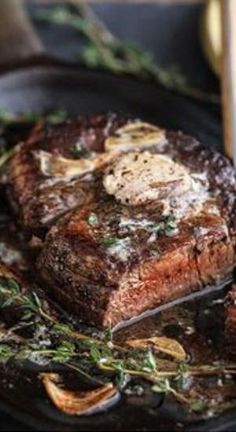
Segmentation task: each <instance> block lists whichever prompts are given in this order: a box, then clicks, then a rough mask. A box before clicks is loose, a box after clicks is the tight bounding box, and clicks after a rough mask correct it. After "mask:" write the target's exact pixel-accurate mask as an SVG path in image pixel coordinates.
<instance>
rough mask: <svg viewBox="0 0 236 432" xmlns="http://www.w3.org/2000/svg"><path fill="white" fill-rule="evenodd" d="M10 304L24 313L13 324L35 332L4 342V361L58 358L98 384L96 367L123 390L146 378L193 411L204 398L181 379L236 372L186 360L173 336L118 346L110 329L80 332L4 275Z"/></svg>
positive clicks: (0, 302)
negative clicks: (184, 386)
mask: <svg viewBox="0 0 236 432" xmlns="http://www.w3.org/2000/svg"><path fill="white" fill-rule="evenodd" d="M6 307H13V308H15V309H17V310H18V311H19V312H20V317H19V318H18V322H17V324H16V325H15V326H14V329H18V330H19V329H24V327H25V326H28V329H29V328H30V329H31V334H30V336H29V335H27V336H25V337H22V339H19V340H17V341H14V340H13V339H9V340H8V341H7V340H4V342H2V343H0V363H4V364H7V363H8V362H22V361H24V360H30V361H33V362H36V363H37V364H39V365H43V366H45V365H47V364H48V365H49V364H50V368H51V367H52V366H53V364H55V363H59V364H62V365H64V367H66V368H69V369H71V370H73V371H74V372H75V373H78V374H82V375H85V376H86V378H87V379H90V380H92V381H93V382H97V383H98V379H97V376H96V375H97V374H96V371H100V373H101V372H102V375H101V379H100V378H99V383H100V384H104V383H106V382H107V378H108V377H109V379H110V380H112V381H113V382H114V383H116V386H119V387H120V388H121V389H125V387H126V385H127V383H128V382H129V381H130V379H131V378H132V377H136V378H143V379H145V380H146V381H148V382H150V383H152V385H153V387H152V390H153V391H155V392H158V393H159V392H160V393H165V394H171V395H173V396H174V397H175V398H176V399H177V400H179V401H181V402H182V403H185V404H187V405H188V407H189V408H190V409H192V410H194V411H197V410H200V405H201V406H202V407H203V404H202V402H201V397H199V402H197V401H196V397H194V400H193V399H192V398H191V397H190V396H188V395H186V394H185V393H183V391H182V390H179V388H180V387H181V386H178V383H179V380H180V379H182V378H183V377H189V376H201V375H218V374H220V375H222V374H226V373H230V374H236V365H227V366H226V365H224V364H223V365H220V364H216V365H214V364H213V365H190V364H188V360H187V358H188V356H187V354H186V353H185V351H184V348H183V347H182V346H181V345H180V344H179V342H177V341H175V340H172V339H169V338H165V337H159V338H157V337H156V338H151V339H140V340H133V341H127V342H126V343H123V344H122V345H117V344H116V343H114V342H113V341H112V335H111V331H110V330H109V333H108V332H106V333H105V334H100V335H98V336H97V337H92V336H90V335H88V334H83V333H79V332H78V331H77V330H76V329H75V328H74V326H72V325H71V324H70V325H67V324H65V323H63V322H59V321H58V320H57V319H56V318H54V317H53V316H51V315H50V314H49V312H47V311H46V310H45V308H44V302H43V301H42V300H41V299H40V297H39V296H38V294H37V293H36V292H35V291H29V292H27V293H22V288H21V285H20V283H19V282H18V280H16V279H13V278H9V277H2V278H1V279H0V309H3V308H6ZM18 315H19V314H17V316H18ZM10 331H11V329H10V330H7V332H8V333H9V332H10ZM15 331H16V330H15ZM12 332H13V329H12ZM160 353H161V354H162V355H160ZM163 356H164V357H163ZM165 356H167V358H168V360H167V358H165ZM184 359H185V360H184ZM94 374H95V375H94Z"/></svg>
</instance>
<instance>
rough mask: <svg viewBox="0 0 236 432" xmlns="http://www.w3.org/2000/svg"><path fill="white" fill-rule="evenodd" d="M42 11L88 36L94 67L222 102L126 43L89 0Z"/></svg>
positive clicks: (86, 52) (87, 58) (87, 56)
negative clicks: (116, 35)
mask: <svg viewBox="0 0 236 432" xmlns="http://www.w3.org/2000/svg"><path fill="white" fill-rule="evenodd" d="M71 4H72V5H73V8H71V7H69V6H68V5H65V6H63V5H57V6H53V7H51V8H48V9H47V10H40V11H38V12H37V14H36V18H38V19H40V20H44V21H46V22H49V23H52V24H57V25H62V24H64V25H69V26H71V27H72V28H74V29H75V30H76V31H78V32H79V33H80V34H81V35H83V36H84V37H85V38H86V41H87V43H86V45H85V47H84V49H83V51H82V61H83V62H84V63H85V64H86V65H87V66H88V67H91V68H94V67H101V68H104V69H108V70H110V71H112V72H113V73H116V74H130V75H133V76H135V77H138V78H141V79H152V80H154V81H156V82H158V83H160V84H162V85H163V86H164V87H166V88H168V89H170V90H175V91H177V92H178V93H181V94H183V95H185V96H189V97H192V98H195V99H197V100H201V101H204V102H210V103H213V104H219V103H220V97H219V95H218V94H214V93H206V92H204V91H203V90H200V89H197V88H194V87H192V86H190V85H189V84H188V83H187V80H186V78H185V77H184V76H183V74H182V73H180V71H179V70H178V68H177V67H176V66H171V67H169V68H168V69H164V68H162V67H160V66H159V65H158V64H157V63H156V61H155V60H154V58H153V56H152V54H151V53H150V52H147V51H144V50H143V49H142V48H140V47H139V46H137V45H136V44H132V43H127V42H122V41H121V40H119V39H118V38H117V37H115V36H114V35H113V34H112V33H111V31H110V30H109V29H108V28H107V27H106V26H105V24H104V23H103V22H101V20H100V19H99V18H98V17H97V15H96V14H95V12H94V11H93V9H91V8H90V7H89V5H88V4H87V2H86V1H82V0H80V1H71Z"/></svg>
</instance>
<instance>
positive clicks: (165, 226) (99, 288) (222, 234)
mask: <svg viewBox="0 0 236 432" xmlns="http://www.w3.org/2000/svg"><path fill="white" fill-rule="evenodd" d="M103 128H104V124H103ZM105 129H106V128H105ZM82 130H83V127H82V129H81V131H82ZM99 145H100V148H99V150H103V148H104V149H105V150H106V153H104V157H105V161H106V162H105V163H101V164H100V163H98V164H97V163H95V165H94V167H93V169H92V171H91V173H92V175H93V181H92V182H90V185H89V191H90V192H91V191H92V192H91V195H90V197H89V199H88V200H87V202H82V203H81V201H80V203H79V202H78V205H77V206H76V208H75V209H74V210H73V211H70V212H67V214H66V215H64V216H63V217H61V219H60V220H59V221H58V222H57V223H55V224H54V226H53V227H52V228H51V230H50V231H49V232H48V234H47V236H46V240H45V244H44V247H43V250H42V252H41V254H40V256H39V259H38V263H37V267H38V270H39V273H40V277H41V280H42V281H43V282H44V283H45V287H47V288H48V290H49V292H51V293H52V294H53V295H54V297H55V298H56V299H57V300H58V301H59V302H61V303H62V304H63V305H64V306H65V307H66V308H67V309H68V310H70V311H72V312H75V313H76V314H77V315H78V316H79V317H80V318H81V319H83V320H84V321H85V322H87V323H90V324H94V325H96V326H99V327H107V326H115V325H116V324H118V323H119V322H121V321H123V320H128V319H130V318H132V317H134V316H137V315H139V314H141V313H142V312H144V311H147V310H149V309H153V308H156V307H158V306H159V305H161V304H164V303H166V302H169V301H171V300H173V299H177V298H180V297H183V296H185V295H187V294H189V293H191V292H193V291H196V290H201V289H202V288H204V287H205V286H206V285H207V284H212V283H218V282H220V281H221V280H223V279H224V278H225V277H227V275H229V273H230V272H232V270H233V268H234V266H235V227H236V222H235V210H236V203H235V199H236V175H235V171H234V169H233V167H232V165H231V162H230V161H229V160H228V159H226V158H225V157H224V156H222V155H221V154H219V153H216V152H214V151H213V150H211V149H209V148H205V147H204V146H203V145H201V144H200V143H198V142H197V141H196V140H194V139H193V138H191V137H187V136H185V135H183V134H182V133H172V132H166V131H163V130H160V129H159V128H157V127H155V126H153V125H147V124H146V123H142V122H140V121H134V122H129V123H125V122H123V123H122V122H121V126H119V127H115V128H113V130H110V131H109V132H107V133H106V134H103V142H102V141H100V143H99ZM98 157H99V158H100V155H99V156H98V155H96V156H94V160H96V159H97V158H98ZM73 181H74V179H73V178H72V179H67V181H66V184H67V187H70V185H71V182H73ZM79 181H81V177H80V178H79ZM55 190H56V189H55ZM64 213H65V212H64Z"/></svg>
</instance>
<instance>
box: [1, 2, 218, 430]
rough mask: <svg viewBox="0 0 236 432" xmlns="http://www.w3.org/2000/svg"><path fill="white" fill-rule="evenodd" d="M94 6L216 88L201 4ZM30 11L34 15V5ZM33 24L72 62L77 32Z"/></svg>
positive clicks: (167, 61) (128, 35)
mask: <svg viewBox="0 0 236 432" xmlns="http://www.w3.org/2000/svg"><path fill="white" fill-rule="evenodd" d="M39 7H40V8H41V6H37V7H36V8H39ZM95 8H96V11H97V13H98V14H99V16H100V17H101V18H102V19H103V20H104V21H105V22H106V23H107V25H108V26H109V27H110V29H111V30H112V31H113V32H114V34H116V35H117V36H119V37H120V38H122V39H123V40H129V41H130V40H131V41H135V42H138V43H139V44H140V45H141V46H143V48H146V49H148V50H150V51H152V52H153V54H154V55H155V58H156V61H157V62H158V64H159V65H162V66H165V67H168V66H171V65H178V66H179V68H180V69H181V71H182V72H183V74H184V75H185V76H186V77H187V80H188V81H189V82H190V83H191V84H192V85H194V86H195V87H199V88H203V89H205V90H207V91H212V90H215V89H217V87H218V82H217V80H216V78H215V77H214V75H213V73H212V72H211V70H210V69H209V67H208V64H207V62H206V60H205V58H204V55H203V52H202V47H201V44H200V38H199V27H200V19H201V14H202V5H200V4H199V5H198V4H193V5H179V6H171V5H168V6H167V5H147V4H146V5H141V4H126V5H125V4H112V5H111V4H110V5H109V4H106V5H105V4H104V5H102V4H100V5H96V7H95ZM29 10H30V13H31V15H32V16H35V11H36V9H35V6H33V7H32V6H30V7H29ZM34 24H35V26H36V28H37V31H38V33H39V35H40V37H41V39H42V40H43V42H44V44H45V46H46V47H47V50H48V52H49V53H51V54H54V55H57V56H59V57H61V58H64V59H67V60H72V61H73V60H75V59H77V58H78V56H79V51H80V46H81V42H82V40H80V39H79V38H78V34H77V33H76V31H74V30H72V29H70V28H69V27H67V26H56V27H52V26H50V25H49V24H47V23H44V22H39V21H38V20H37V19H35V18H34ZM22 430H30V429H28V428H26V427H25V426H23V425H20V424H19V423H18V422H17V421H15V420H13V419H11V418H10V417H8V416H7V415H5V414H1V413H0V431H22Z"/></svg>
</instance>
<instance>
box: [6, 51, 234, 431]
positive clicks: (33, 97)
mask: <svg viewBox="0 0 236 432" xmlns="http://www.w3.org/2000/svg"><path fill="white" fill-rule="evenodd" d="M15 60H16V59H14V62H12V59H11V65H10V66H9V65H8V66H7V65H6V64H5V65H4V66H2V74H1V76H0V110H1V109H8V110H10V111H13V112H15V113H24V112H37V113H44V112H45V111H50V110H55V109H63V110H66V111H67V112H68V113H69V114H71V115H75V114H87V113H96V112H105V111H116V112H118V113H121V114H131V115H134V116H140V117H142V118H143V119H145V120H147V121H151V122H156V123H157V124H159V125H161V126H164V127H166V128H168V129H175V130H176V129H181V130H183V131H184V132H186V133H189V134H191V135H193V136H195V137H197V138H198V139H200V140H201V141H202V142H203V143H205V144H206V145H212V146H214V147H215V148H217V149H219V150H222V129H221V121H220V110H219V109H218V108H217V107H212V106H210V105H207V104H203V103H196V102H195V101H194V102H193V101H192V100H190V99H186V98H184V97H182V96H180V95H177V94H175V93H173V92H170V91H167V90H166V89H164V88H162V87H160V86H158V85H157V84H154V83H151V82H141V81H138V80H135V79H132V78H130V77H128V76H113V75H111V74H109V73H105V72H101V71H96V70H94V71H91V70H87V69H85V68H83V67H81V66H79V65H76V64H68V63H64V62H61V61H59V60H57V59H51V58H48V57H47V56H46V55H44V54H43V55H42V54H40V56H38V55H37V56H31V57H30V58H29V57H28V58H27V59H26V60H25V59H24V60H22V58H21V57H18V59H17V61H15ZM13 63H15V65H14V66H13ZM0 211H1V209H0ZM213 295H214V294H213ZM210 299H211V297H206V298H204V300H201V299H200V300H194V301H193V303H192V306H191V307H192V308H196V310H198V311H199V310H201V308H202V307H203V305H204V306H205V305H206V304H207V302H208V301H210ZM200 320H201V314H200ZM22 375H23V374H22V373H19V371H18V372H17V373H16V374H15V373H13V374H12V376H10V377H9V378H8V379H9V382H13V383H14V384H15V390H14V392H13V393H12V392H10V391H8V386H6V387H3V386H2V385H0V398H1V400H0V406H1V407H2V408H3V410H4V411H5V412H6V413H9V414H10V415H11V416H14V417H15V418H17V419H19V420H21V421H23V422H24V423H25V424H26V425H28V426H31V427H32V428H35V429H37V430H47V431H48V430H50V431H53V430H60V431H79V430H114V431H115V430H117V431H121V430H160V431H164V430H179V429H184V430H189V431H190V430H194V431H198V430H199V431H206V430H207V431H215V432H216V431H225V430H233V429H234V428H235V427H236V413H232V412H229V413H227V414H225V415H223V416H221V417H218V418H217V419H212V420H209V421H207V422H205V421H204V422H203V421H200V422H192V419H189V418H187V417H186V414H185V413H184V412H183V410H182V409H181V408H179V407H178V406H176V405H175V404H173V403H171V402H167V403H165V404H164V405H162V406H161V408H159V409H158V407H159V405H160V404H161V402H162V401H161V400H160V398H159V397H150V399H148V400H146V401H144V402H143V403H140V402H138V401H133V403H131V404H126V403H125V402H122V403H121V404H119V405H118V406H117V407H114V408H112V409H111V410H110V411H108V412H107V413H104V414H100V415H96V416H92V417H84V418H78V419H75V418H69V417H66V416H64V415H62V414H60V413H58V412H57V411H56V410H54V409H53V408H52V407H51V405H50V404H49V403H47V402H45V400H42V397H41V396H40V394H39V392H38V391H37V389H36V390H35V387H33V388H32V386H30V385H27V384H26V383H25V381H24V379H23V378H22Z"/></svg>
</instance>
